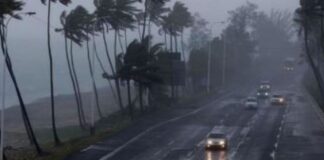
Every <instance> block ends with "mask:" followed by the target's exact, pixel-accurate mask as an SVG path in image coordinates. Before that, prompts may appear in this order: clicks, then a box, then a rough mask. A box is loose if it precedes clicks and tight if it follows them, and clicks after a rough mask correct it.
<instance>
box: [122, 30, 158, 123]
mask: <svg viewBox="0 0 324 160" xmlns="http://www.w3.org/2000/svg"><path fill="white" fill-rule="evenodd" d="M150 40H151V38H150V36H147V37H145V38H144V39H143V41H141V42H139V41H138V40H134V41H133V42H131V43H130V45H129V46H128V47H127V51H126V54H125V56H124V57H123V61H122V62H123V63H122V67H120V70H118V74H117V76H118V77H120V78H121V79H122V80H126V81H127V87H128V89H127V90H128V103H129V105H128V107H129V113H130V116H131V117H132V116H133V108H132V104H131V96H130V89H129V88H130V87H129V83H130V81H131V80H134V81H135V82H136V83H138V85H139V86H140V87H139V101H140V109H141V111H142V112H143V111H144V106H143V105H144V104H143V91H144V89H145V88H150V87H151V85H152V84H154V83H162V80H161V78H160V77H159V76H158V74H157V70H158V68H157V66H156V55H157V54H158V53H159V52H160V51H161V46H162V44H155V45H153V46H152V47H150V46H149V44H150V42H149V41H150ZM149 47H150V48H149Z"/></svg>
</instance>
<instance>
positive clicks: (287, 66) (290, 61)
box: [284, 58, 295, 71]
mask: <svg viewBox="0 0 324 160" xmlns="http://www.w3.org/2000/svg"><path fill="white" fill-rule="evenodd" d="M294 69H295V59H294V58H287V59H286V60H285V62H284V70H286V71H293V70H294Z"/></svg>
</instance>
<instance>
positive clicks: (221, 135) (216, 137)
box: [208, 133, 226, 139]
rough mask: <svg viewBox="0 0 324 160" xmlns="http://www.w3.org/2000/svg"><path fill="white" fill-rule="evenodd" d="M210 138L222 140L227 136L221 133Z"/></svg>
mask: <svg viewBox="0 0 324 160" xmlns="http://www.w3.org/2000/svg"><path fill="white" fill-rule="evenodd" d="M208 138H214V139H220V138H226V136H225V135H224V134H220V133H212V134H210V135H209V136H208Z"/></svg>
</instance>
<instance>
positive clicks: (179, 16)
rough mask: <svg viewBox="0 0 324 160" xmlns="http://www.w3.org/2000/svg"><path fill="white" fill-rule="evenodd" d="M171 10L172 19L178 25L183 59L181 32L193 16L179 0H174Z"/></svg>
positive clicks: (190, 22)
mask: <svg viewBox="0 0 324 160" xmlns="http://www.w3.org/2000/svg"><path fill="white" fill-rule="evenodd" d="M172 12H173V14H172V15H173V16H174V17H173V18H172V19H173V20H174V23H175V25H176V26H178V28H179V32H180V35H181V48H182V54H183V60H184V61H185V53H184V41H183V32H184V29H185V28H188V27H190V26H191V25H192V23H193V18H192V16H191V13H190V12H189V11H188V8H187V7H186V6H185V4H184V3H181V2H176V3H175V4H174V7H173V10H172ZM175 36H176V35H175ZM176 41H177V40H176Z"/></svg>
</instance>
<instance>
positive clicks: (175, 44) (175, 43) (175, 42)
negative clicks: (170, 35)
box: [174, 34, 178, 53]
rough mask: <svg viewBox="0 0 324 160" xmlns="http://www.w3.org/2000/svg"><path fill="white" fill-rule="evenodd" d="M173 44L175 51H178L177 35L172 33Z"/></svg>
mask: <svg viewBox="0 0 324 160" xmlns="http://www.w3.org/2000/svg"><path fill="white" fill-rule="evenodd" d="M174 46H175V52H176V53H178V36H177V35H176V34H175V35H174Z"/></svg>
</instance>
